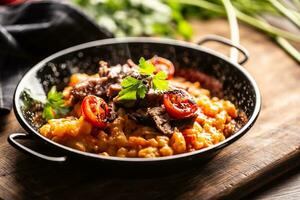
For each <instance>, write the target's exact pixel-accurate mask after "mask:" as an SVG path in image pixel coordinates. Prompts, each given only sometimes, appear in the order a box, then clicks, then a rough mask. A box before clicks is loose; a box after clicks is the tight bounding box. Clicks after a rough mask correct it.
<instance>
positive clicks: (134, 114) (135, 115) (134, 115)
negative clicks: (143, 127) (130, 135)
mask: <svg viewBox="0 0 300 200" xmlns="http://www.w3.org/2000/svg"><path fill="white" fill-rule="evenodd" d="M127 112H128V113H129V114H128V115H129V117H130V118H131V119H133V120H135V121H137V122H140V123H143V124H144V123H147V124H149V123H151V122H152V120H151V118H150V117H149V115H148V112H147V109H146V108H140V109H137V110H128V111H127Z"/></svg>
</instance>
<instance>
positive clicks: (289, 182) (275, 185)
mask: <svg viewBox="0 0 300 200" xmlns="http://www.w3.org/2000/svg"><path fill="white" fill-rule="evenodd" d="M299 197H300V167H297V169H296V170H292V171H291V172H289V173H287V174H285V175H284V176H282V177H281V178H278V179H276V181H273V182H271V183H269V184H267V185H266V186H264V187H262V188H260V189H259V190H258V191H256V192H255V193H253V194H251V195H249V198H246V199H247V200H250V199H256V200H268V199H270V200H298V199H299Z"/></svg>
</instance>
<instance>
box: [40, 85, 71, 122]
mask: <svg viewBox="0 0 300 200" xmlns="http://www.w3.org/2000/svg"><path fill="white" fill-rule="evenodd" d="M69 111H70V110H69V107H66V106H65V101H64V99H63V94H62V93H61V92H57V91H56V87H55V86H53V87H52V88H51V89H50V91H49V92H48V95H47V102H46V103H45V105H44V109H43V114H42V116H43V118H44V119H46V120H49V119H53V118H56V117H61V116H64V115H66V114H67V113H68V112H69Z"/></svg>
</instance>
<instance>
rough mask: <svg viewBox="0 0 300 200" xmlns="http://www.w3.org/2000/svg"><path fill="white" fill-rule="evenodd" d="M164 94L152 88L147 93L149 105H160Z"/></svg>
mask: <svg viewBox="0 0 300 200" xmlns="http://www.w3.org/2000/svg"><path fill="white" fill-rule="evenodd" d="M163 96H164V94H163V93H162V92H156V91H154V90H153V89H150V90H149V91H148V93H147V95H146V98H145V99H146V101H147V107H154V106H159V105H161V104H162V102H163Z"/></svg>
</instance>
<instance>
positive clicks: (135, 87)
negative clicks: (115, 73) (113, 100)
mask: <svg viewBox="0 0 300 200" xmlns="http://www.w3.org/2000/svg"><path fill="white" fill-rule="evenodd" d="M155 70H156V68H155V66H154V65H153V64H152V63H151V62H149V61H146V60H145V58H143V57H141V58H140V60H139V73H140V74H141V77H143V78H142V79H141V80H139V79H136V78H134V77H131V76H128V77H126V78H125V79H124V80H123V81H122V82H121V86H122V90H121V91H120V92H119V97H118V100H136V99H143V98H145V96H146V94H147V92H148V90H149V88H151V86H153V89H154V90H155V91H165V90H168V89H169V83H168V81H167V80H166V79H167V74H166V73H165V72H163V71H160V72H158V73H157V74H154V72H155Z"/></svg>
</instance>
